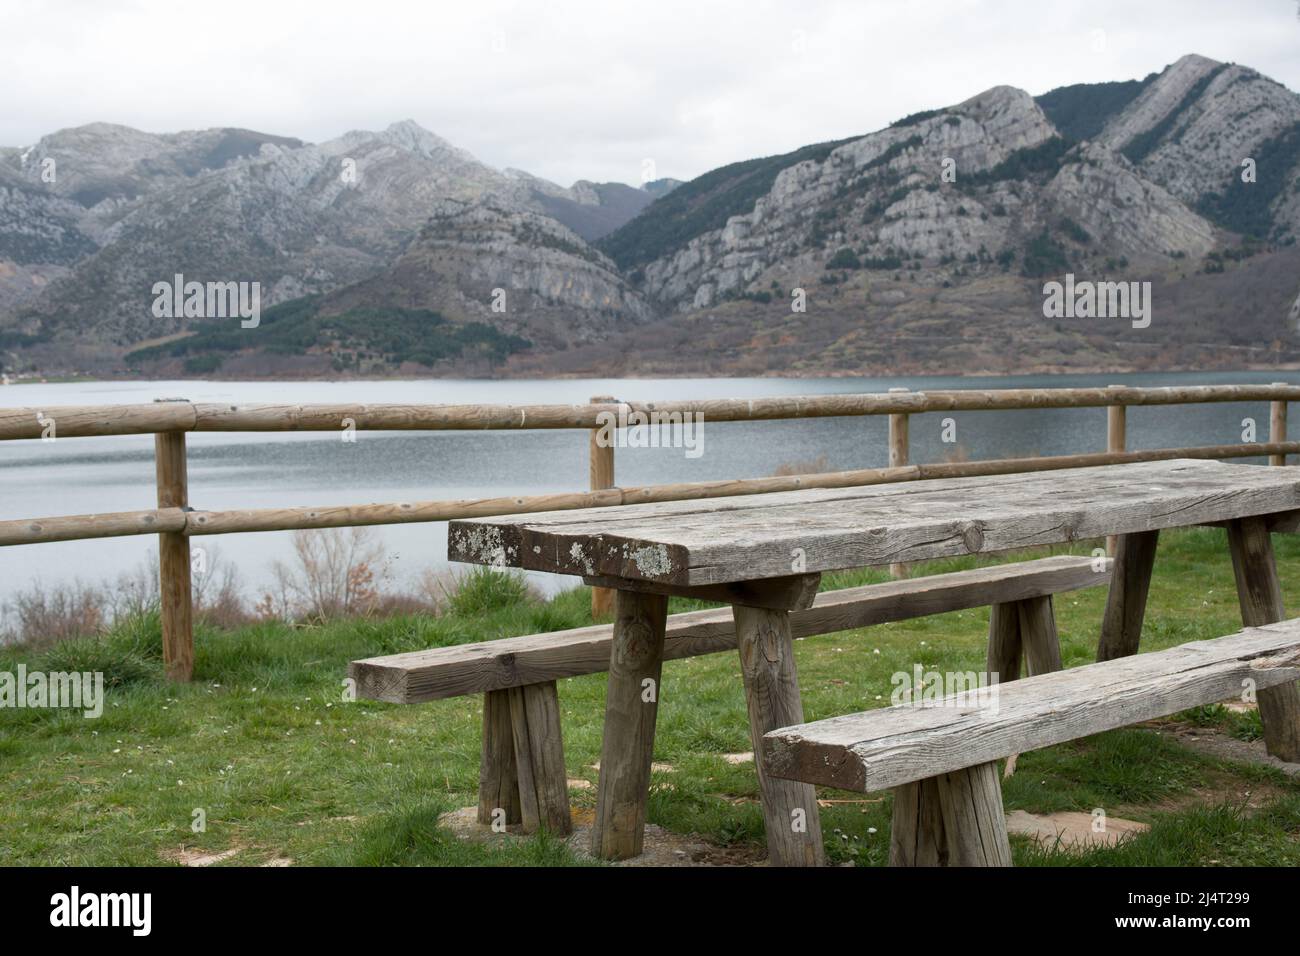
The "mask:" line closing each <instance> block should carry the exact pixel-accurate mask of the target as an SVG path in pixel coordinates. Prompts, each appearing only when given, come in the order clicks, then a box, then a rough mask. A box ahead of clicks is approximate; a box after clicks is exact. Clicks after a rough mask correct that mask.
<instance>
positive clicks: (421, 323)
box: [0, 55, 1300, 375]
mask: <svg viewBox="0 0 1300 956" xmlns="http://www.w3.org/2000/svg"><path fill="white" fill-rule="evenodd" d="M112 129H114V130H119V129H120V128H112ZM218 132H222V134H223V135H221V136H218V135H214V134H212V131H209V134H205V135H206V138H201V139H193V138H191V139H189V140H185V141H184V143H182V142H181V140H176V141H175V142H171V141H169V143H168V145H167V149H170V150H171V152H167V151H166V150H163V149H162V147H159V150H160V152H159V153H158V156H157V158H156V159H155V161H156V162H157V163H158V164H159V168H160V169H161V170H162V171H161V172H159V173H158V179H157V180H156V181H155V180H153V179H152V178H151V177H150V176H148V175H145V174H144V173H142V172H140V170H141V169H146V168H151V167H144V166H142V165H141V164H142V163H145V162H146V158H147V157H145V156H144V152H145V151H146V150H145V145H144V144H143V142H141V141H138V140H137V139H136V138H134V137H132V136H131V135H129V134H128V133H129V131H128V133H121V132H115V133H114V134H113V139H114V142H115V146H114V150H115V156H116V157H117V158H115V159H114V160H112V162H101V163H100V164H99V165H98V166H94V167H93V170H91V167H90V166H89V164H88V171H87V172H85V173H84V174H82V175H83V179H82V180H81V181H75V180H74V181H68V182H61V183H60V185H59V187H58V189H53V188H46V187H45V186H43V185H42V184H41V182H40V179H39V175H36V174H35V173H34V171H35V170H36V169H38V165H37V166H34V165H32V164H33V162H35V161H37V160H39V159H40V158H41V156H42V155H43V154H40V153H38V152H37V151H35V148H33V150H25V151H22V152H19V151H14V150H9V151H4V152H0V256H3V257H5V260H6V261H0V296H4V295H8V296H9V301H10V302H13V301H16V300H17V299H19V298H25V300H26V304H25V305H23V306H21V307H19V308H16V309H15V308H13V307H9V310H8V312H7V313H6V311H4V310H5V309H6V306H5V302H4V300H3V299H0V353H2V352H3V350H4V349H6V348H7V349H8V350H9V354H10V361H11V364H12V360H13V358H14V357H17V358H18V359H19V360H22V361H27V362H28V363H29V364H32V365H40V366H42V367H48V366H49V365H50V364H51V363H52V362H53V361H54V359H53V358H52V356H54V355H57V356H58V359H57V361H58V362H60V363H62V364H61V365H60V366H59V367H63V368H66V367H68V366H69V365H75V364H76V363H77V362H80V361H82V357H83V356H85V358H86V360H87V361H89V358H90V357H91V356H92V355H96V354H97V355H100V356H101V357H102V356H103V355H104V354H109V355H110V357H111V358H112V360H113V361H118V360H119V359H120V358H121V357H122V356H124V355H128V354H129V356H130V358H129V360H128V362H127V365H128V366H129V367H131V368H137V369H139V370H141V371H144V372H150V373H155V372H164V371H165V372H167V373H169V374H170V373H172V372H177V371H179V372H188V373H197V372H204V371H207V372H212V371H217V370H219V371H221V373H222V374H254V373H260V374H284V369H285V368H286V367H287V365H286V364H285V363H287V362H288V359H283V357H284V356H286V355H290V354H292V355H293V356H294V357H295V358H294V361H295V362H298V363H299V365H298V366H295V367H297V368H299V369H300V370H301V372H302V374H318V373H321V372H322V371H328V370H330V369H333V370H334V371H353V372H362V373H365V374H378V373H380V372H382V370H383V369H384V368H394V367H397V368H402V369H410V370H414V371H419V369H420V368H424V369H430V368H431V369H434V370H435V371H440V370H442V369H444V368H445V369H448V370H449V373H450V372H452V371H456V370H460V371H461V372H462V373H466V374H468V372H465V370H466V369H472V370H475V371H474V374H478V373H479V372H482V373H483V374H521V375H522V374H529V375H543V374H615V373H618V372H622V373H623V374H741V373H744V374H769V373H771V374H816V373H831V374H852V373H866V372H876V373H880V372H889V371H900V372H901V371H907V372H952V371H966V372H976V371H1015V370H1019V371H1026V370H1030V369H1077V370H1098V369H1107V368H1113V369H1120V368H1162V367H1167V368H1174V367H1197V368H1207V367H1242V366H1250V365H1274V366H1276V365H1278V364H1286V363H1297V364H1300V336H1298V334H1297V323H1300V246H1298V245H1297V243H1296V236H1297V233H1300V96H1297V95H1296V94H1295V93H1294V92H1292V91H1290V90H1288V89H1286V88H1285V87H1283V86H1281V85H1280V84H1278V83H1276V82H1274V81H1273V80H1270V79H1269V78H1267V77H1264V76H1262V75H1260V74H1259V73H1257V72H1256V71H1253V70H1250V69H1248V68H1246V67H1242V66H1238V65H1235V64H1224V63H1218V62H1215V61H1213V60H1209V59H1206V58H1204V57H1200V56H1195V55H1190V56H1186V57H1183V58H1182V59H1180V60H1179V61H1178V62H1176V63H1174V64H1172V65H1170V66H1168V67H1166V68H1165V69H1164V70H1162V71H1160V72H1159V73H1153V74H1151V75H1149V76H1147V77H1145V78H1142V79H1134V80H1125V81H1118V82H1112V83H1099V84H1080V85H1074V86H1067V87H1061V88H1058V89H1055V90H1052V91H1049V92H1047V93H1044V94H1042V95H1039V96H1036V97H1035V96H1032V95H1031V94H1029V93H1027V92H1025V91H1022V90H1018V89H1015V88H1012V87H1006V86H1000V87H994V88H993V89H990V90H987V91H985V92H983V93H980V94H978V95H976V96H973V97H970V98H969V99H966V100H964V101H962V102H960V103H957V104H955V105H952V106H947V107H942V108H938V109H934V110H929V111H926V112H922V113H917V114H914V115H912V116H908V117H904V118H902V119H900V120H898V121H896V122H894V123H893V124H891V125H890V126H889V127H887V128H885V129H882V130H878V131H876V132H872V133H868V134H866V135H861V136H854V137H851V138H847V139H840V140H835V141H832V142H826V143H819V144H813V145H810V146H806V147H803V148H801V149H797V150H794V151H792V152H790V153H786V154H782V155H778V156H771V157H764V158H759V159H750V160H744V161H741V162H737V163H732V164H729V165H727V166H724V167H721V168H719V169H716V170H713V171H711V172H708V173H705V174H704V175H702V176H700V177H697V178H696V179H694V180H691V181H689V182H686V183H676V182H675V181H660V182H658V183H651V184H647V185H646V187H644V188H642V189H635V188H633V187H630V186H623V185H618V184H604V185H600V184H594V183H590V182H586V181H580V182H577V183H575V184H574V185H573V186H571V187H567V188H566V187H561V186H559V185H557V184H555V183H551V182H548V181H546V180H543V179H540V178H537V177H534V176H530V175H529V174H527V173H523V172H520V171H517V170H506V171H504V172H497V171H496V170H493V169H491V168H489V167H486V166H484V165H483V164H481V163H478V162H477V161H476V160H474V158H473V157H471V156H469V155H468V154H465V153H463V152H462V151H459V150H456V149H455V148H454V147H452V146H451V145H450V144H447V143H445V142H444V141H442V140H440V139H438V138H437V137H435V136H433V135H432V134H430V133H427V132H426V131H424V130H421V129H420V128H419V127H416V126H415V125H414V124H397V125H396V126H393V127H390V128H389V129H388V130H385V131H383V132H382V133H352V134H348V135H347V136H345V137H341V138H340V139H339V140H335V141H332V142H330V143H325V144H321V145H306V144H298V145H295V144H293V143H284V142H277V141H273V140H272V139H271V138H266V137H262V138H260V139H259V138H258V137H259V134H250V133H246V132H244V131H218ZM236 133H238V134H239V135H238V136H236V135H235V134H236ZM226 134H229V135H228V136H227V135H226ZM60 135H62V134H60ZM100 135H103V134H100ZM140 135H143V134H140ZM189 135H191V134H178V136H182V137H184V136H189ZM193 135H194V136H198V135H199V134H193ZM223 137H225V138H223ZM230 137H233V138H230ZM42 142H44V141H42ZM223 144H224V145H223ZM254 147H256V148H255V149H254ZM24 154H26V158H25V159H24V158H23V155H24ZM72 155H75V154H72ZM349 163H350V164H351V165H350V166H349V165H348V164H349ZM63 165H64V164H63V163H60V165H59V168H60V170H62V169H63ZM348 169H350V170H351V177H352V178H351V179H349V178H348V176H347V175H344V171H345V170H348ZM121 170H126V171H127V172H121ZM115 171H116V172H115ZM60 175H62V173H60ZM78 197H80V198H78ZM88 202H89V203H91V205H89V206H87V205H85V204H86V203H88ZM33 263H35V265H33ZM5 270H8V271H7V272H6V271H5ZM182 271H183V272H184V273H185V274H186V276H187V278H189V277H190V276H191V275H192V276H193V277H194V278H198V279H205V278H209V277H214V276H215V277H223V278H224V277H230V276H237V277H240V278H244V277H247V278H250V279H257V280H259V281H261V282H262V283H263V288H264V289H265V290H268V291H267V293H264V295H265V299H264V304H265V305H272V306H275V305H276V304H277V303H279V304H280V305H279V306H278V310H277V309H274V308H273V309H272V310H271V311H269V312H268V314H267V320H268V321H267V326H266V327H267V328H268V329H270V330H271V331H268V332H266V333H265V334H264V335H262V336H261V337H260V338H258V337H255V336H248V335H241V334H239V333H238V331H237V330H236V331H234V332H232V330H231V329H230V328H229V327H228V325H221V326H217V327H208V326H205V325H203V324H202V323H195V322H192V321H188V320H185V319H170V320H161V321H154V320H151V319H148V318H146V317H145V315H146V313H145V309H146V305H147V303H146V302H145V300H144V296H145V292H144V291H142V290H147V289H148V287H149V286H148V282H149V281H153V280H155V279H157V278H159V277H160V276H161V277H163V278H166V277H168V276H170V275H171V273H173V272H182ZM1067 273H1068V274H1073V275H1075V276H1076V278H1078V279H1079V280H1082V281H1093V282H1114V281H1123V282H1138V283H1145V282H1149V283H1151V288H1152V290H1153V291H1152V296H1153V300H1152V301H1153V302H1154V303H1155V309H1156V312H1157V315H1158V318H1156V319H1155V321H1153V322H1152V323H1150V324H1149V325H1145V326H1142V327H1140V328H1138V327H1135V326H1134V325H1133V324H1131V323H1129V322H1126V321H1123V320H1122V319H1121V320H1118V321H1116V320H1108V321H1107V322H1103V323H1098V322H1096V321H1088V322H1080V321H1077V320H1073V319H1071V320H1055V321H1053V320H1046V319H1044V316H1043V301H1044V300H1043V296H1044V292H1043V287H1044V282H1046V281H1051V280H1055V279H1061V278H1062V277H1063V276H1065V275H1066V274H1067ZM6 290H7V291H6ZM6 314H8V315H9V316H10V318H9V319H8V320H7V321H6V319H5V315H6ZM377 317H382V318H383V322H384V323H386V324H385V326H384V327H385V329H386V331H383V332H378V331H375V330H374V328H373V326H374V324H375V321H374V320H376V318H377ZM256 343H260V344H256ZM55 345H57V350H55V348H54V346H55ZM47 347H48V350H47V351H46V352H45V353H42V351H41V350H42V349H43V348H47ZM271 355H275V356H280V357H281V358H282V359H283V361H281V364H280V365H275V364H274V363H272V362H271V361H270V360H269V359H268V356H271ZM0 360H3V358H2V354H0ZM241 363H242V364H241Z"/></svg>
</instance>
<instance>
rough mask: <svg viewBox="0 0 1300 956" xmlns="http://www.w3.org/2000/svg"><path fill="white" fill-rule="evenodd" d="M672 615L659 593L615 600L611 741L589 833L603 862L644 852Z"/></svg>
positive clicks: (608, 694) (626, 594) (603, 753)
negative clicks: (667, 626) (667, 632)
mask: <svg viewBox="0 0 1300 956" xmlns="http://www.w3.org/2000/svg"><path fill="white" fill-rule="evenodd" d="M667 616H668V598H666V597H664V596H663V595H661V594H643V593H639V592H635V591H619V592H618V593H617V595H615V598H614V636H613V641H612V642H611V647H610V658H609V683H608V685H607V688H606V691H605V736H604V740H603V741H602V743H601V750H600V782H599V784H598V789H597V791H596V818H595V821H594V822H593V824H592V828H591V852H592V854H593V855H594V856H596V857H598V858H599V859H602V860H626V859H629V858H631V857H634V856H638V855H639V854H640V853H641V848H642V845H643V839H644V836H645V818H646V799H647V797H648V796H649V792H650V764H651V762H652V760H653V756H654V742H655V720H656V717H657V716H658V713H659V690H660V677H661V671H662V669H663V654H664V627H665V623H666V620H667ZM647 690H649V691H650V693H649V694H647Z"/></svg>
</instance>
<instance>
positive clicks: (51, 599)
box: [5, 581, 106, 647]
mask: <svg viewBox="0 0 1300 956" xmlns="http://www.w3.org/2000/svg"><path fill="white" fill-rule="evenodd" d="M105 604H106V601H105V597H104V592H103V591H101V590H100V589H99V588H95V587H91V586H90V585H88V584H83V583H81V582H80V581H74V582H73V583H72V584H71V585H67V586H65V587H63V588H60V589H58V590H54V591H49V590H46V589H45V588H44V587H43V586H42V585H41V583H40V582H39V581H35V582H33V583H32V586H31V587H30V588H28V589H27V590H25V591H20V592H19V593H18V594H17V595H15V596H14V597H13V598H12V600H11V601H10V606H9V608H7V609H6V610H8V611H9V612H10V614H11V616H12V617H13V619H14V620H15V621H16V624H17V628H16V630H8V631H7V633H6V634H5V639H6V643H7V642H10V641H21V642H22V643H24V644H27V645H29V646H32V647H46V646H49V645H51V644H56V643H58V642H59V641H63V640H67V639H69V638H74V637H88V636H90V635H93V634H99V633H100V632H102V631H103V629H104V625H105V623H106V615H105Z"/></svg>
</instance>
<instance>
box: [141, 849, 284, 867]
mask: <svg viewBox="0 0 1300 956" xmlns="http://www.w3.org/2000/svg"><path fill="white" fill-rule="evenodd" d="M248 849H252V848H250V847H244V846H236V847H231V848H230V849H228V850H199V849H195V848H194V847H185V846H182V847H177V848H176V849H174V850H163V851H162V853H161V854H159V855H160V856H161V857H162V858H163V859H164V860H166V861H167V862H168V863H179V864H180V865H181V866H214V865H215V864H217V863H224V862H225V861H226V860H229V859H232V858H234V857H236V856H238V855H239V854H241V853H243V852H244V851H245V850H248ZM245 865H247V864H245ZM258 866H274V867H280V866H293V860H291V859H289V858H288V857H287V856H271V857H269V858H268V859H267V860H265V861H264V862H262V863H259V864H258Z"/></svg>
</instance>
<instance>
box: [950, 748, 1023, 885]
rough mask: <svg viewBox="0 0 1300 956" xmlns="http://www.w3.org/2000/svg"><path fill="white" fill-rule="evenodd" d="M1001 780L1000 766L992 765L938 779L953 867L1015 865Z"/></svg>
mask: <svg viewBox="0 0 1300 956" xmlns="http://www.w3.org/2000/svg"><path fill="white" fill-rule="evenodd" d="M1000 777H1001V774H1000V773H999V772H998V762H997V761H991V762H989V763H982V764H979V765H978V766H975V767H970V768H968V769H966V770H955V771H953V772H952V773H945V774H940V775H939V776H938V777H935V778H934V780H935V782H936V783H937V784H938V788H937V789H938V791H939V807H940V810H941V811H942V813H943V829H944V832H945V834H947V840H948V865H949V866H1010V865H1011V843H1010V841H1009V840H1008V839H1007V820H1006V817H1005V816H1004V815H1003V813H1002V782H1001V780H1000Z"/></svg>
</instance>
